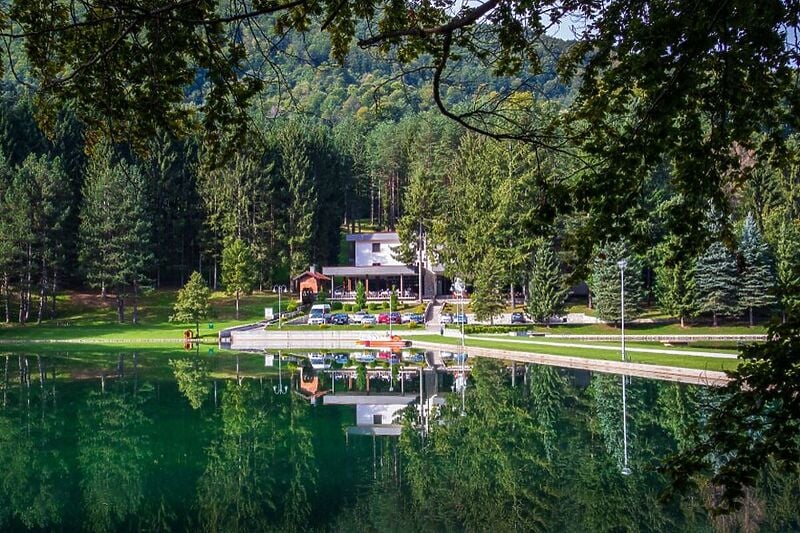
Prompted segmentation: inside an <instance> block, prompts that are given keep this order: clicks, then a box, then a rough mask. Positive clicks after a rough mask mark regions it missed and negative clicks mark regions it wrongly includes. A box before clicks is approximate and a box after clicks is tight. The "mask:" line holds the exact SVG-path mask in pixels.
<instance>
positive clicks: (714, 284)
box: [694, 241, 739, 327]
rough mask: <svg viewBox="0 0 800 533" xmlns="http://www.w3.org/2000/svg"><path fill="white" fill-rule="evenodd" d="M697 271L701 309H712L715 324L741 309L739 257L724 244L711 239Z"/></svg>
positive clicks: (698, 297)
mask: <svg viewBox="0 0 800 533" xmlns="http://www.w3.org/2000/svg"><path fill="white" fill-rule="evenodd" d="M694 272H695V273H694V282H695V286H696V287H697V303H698V307H699V310H700V311H702V312H710V313H711V316H712V323H713V325H714V326H715V327H716V326H717V318H718V316H720V315H722V316H734V315H736V314H737V313H738V312H739V307H738V306H737V302H736V290H737V286H738V278H737V271H736V259H735V258H734V256H733V254H732V253H731V252H730V251H729V250H728V249H727V248H726V247H725V245H724V244H722V243H721V242H720V241H715V242H713V243H711V245H710V246H709V247H708V248H707V249H706V251H705V252H703V254H702V255H701V256H700V257H699V258H698V259H697V263H696V264H695V268H694Z"/></svg>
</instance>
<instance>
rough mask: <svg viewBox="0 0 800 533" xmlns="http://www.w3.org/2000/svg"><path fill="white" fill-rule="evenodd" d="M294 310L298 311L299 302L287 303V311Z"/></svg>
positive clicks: (291, 311)
mask: <svg viewBox="0 0 800 533" xmlns="http://www.w3.org/2000/svg"><path fill="white" fill-rule="evenodd" d="M294 311H297V302H289V303H288V304H286V312H287V313H293V312H294Z"/></svg>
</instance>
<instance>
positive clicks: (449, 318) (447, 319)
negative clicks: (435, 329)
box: [439, 313, 453, 324]
mask: <svg viewBox="0 0 800 533" xmlns="http://www.w3.org/2000/svg"><path fill="white" fill-rule="evenodd" d="M439 323H440V324H452V323H453V315H451V314H450V313H442V316H441V317H440V318H439Z"/></svg>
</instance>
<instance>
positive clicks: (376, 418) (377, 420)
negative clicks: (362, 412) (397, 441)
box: [372, 415, 383, 426]
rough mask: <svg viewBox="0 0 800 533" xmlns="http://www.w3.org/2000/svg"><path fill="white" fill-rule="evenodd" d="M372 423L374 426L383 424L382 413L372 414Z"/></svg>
mask: <svg viewBox="0 0 800 533" xmlns="http://www.w3.org/2000/svg"><path fill="white" fill-rule="evenodd" d="M372 423H373V424H375V425H376V426H379V425H381V424H383V415H372Z"/></svg>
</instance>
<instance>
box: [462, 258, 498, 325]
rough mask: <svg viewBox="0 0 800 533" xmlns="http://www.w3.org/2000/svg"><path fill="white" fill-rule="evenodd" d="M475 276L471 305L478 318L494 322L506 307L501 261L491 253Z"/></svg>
mask: <svg viewBox="0 0 800 533" xmlns="http://www.w3.org/2000/svg"><path fill="white" fill-rule="evenodd" d="M476 274H477V275H476V276H475V290H474V292H473V293H472V298H471V301H470V303H471V305H472V310H473V311H474V312H475V318H476V319H478V320H489V321H490V322H491V323H492V324H494V317H496V316H498V315H501V314H502V313H503V311H505V308H506V301H505V294H504V293H503V287H502V282H503V273H502V271H501V270H500V265H499V261H498V260H497V258H496V257H495V256H494V254H493V253H490V254H489V255H487V256H486V257H484V259H483V261H481V265H480V268H479V269H478V271H477V272H476Z"/></svg>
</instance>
